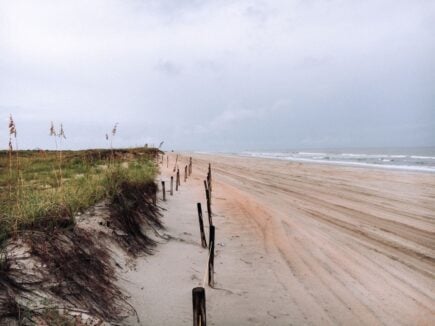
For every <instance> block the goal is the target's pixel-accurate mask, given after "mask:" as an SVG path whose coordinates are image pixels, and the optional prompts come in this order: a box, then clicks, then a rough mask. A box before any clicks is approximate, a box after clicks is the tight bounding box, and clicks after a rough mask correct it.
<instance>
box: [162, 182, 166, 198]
mask: <svg viewBox="0 0 435 326" xmlns="http://www.w3.org/2000/svg"><path fill="white" fill-rule="evenodd" d="M162 194H163V201H166V189H165V182H164V181H162Z"/></svg>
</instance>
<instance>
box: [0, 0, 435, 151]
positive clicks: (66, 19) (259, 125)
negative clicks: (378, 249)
mask: <svg viewBox="0 0 435 326" xmlns="http://www.w3.org/2000/svg"><path fill="white" fill-rule="evenodd" d="M434 30H435V4H434V3H433V2H430V1H424V0H414V1H405V0H395V1H393V0H381V1H379V0H369V1H364V2H361V1H346V2H343V1H338V0H331V1H320V0H319V1H316V0H312V1H301V0H295V1H286V0H270V1H261V0H239V1H188V0H183V1H179V0H178V1H175V0H172V1H171V0H166V1H157V0H155V1H151V0H148V1H146V0H127V1H120V0H94V1H92V2H89V1H85V0H77V1H73V2H71V1H53V0H41V1H38V2H37V3H36V2H34V1H31V0H16V1H7V0H0V147H6V146H7V139H6V138H7V129H6V127H7V118H8V116H9V113H12V114H13V115H14V117H15V120H16V122H17V126H18V128H19V135H20V144H21V146H22V147H27V148H35V147H47V146H52V144H51V140H50V138H49V137H48V135H47V130H48V127H49V124H50V121H51V120H53V121H56V122H57V123H60V122H63V123H64V125H65V128H66V129H67V132H68V135H69V137H68V140H67V141H66V143H65V146H66V147H68V148H79V147H95V146H97V147H103V146H106V143H105V139H104V134H105V133H106V132H107V130H110V128H111V126H112V125H113V123H114V122H119V123H120V125H119V134H118V139H117V144H118V145H119V146H134V145H142V144H143V143H145V142H148V143H152V142H154V143H159V142H160V140H163V139H164V140H165V141H166V142H165V144H166V145H167V146H169V147H171V148H172V147H174V148H181V149H216V150H238V149H255V148H263V149H265V148H271V149H279V148H281V149H284V148H291V147H319V146H320V147H337V146H346V147H359V146H369V147H373V146H401V145H406V146H429V145H432V146H433V145H435V131H434V130H435V128H434V121H435V92H434V89H435V87H434V85H435V62H434V60H433V58H434V57H435V32H434ZM1 135H3V136H1Z"/></svg>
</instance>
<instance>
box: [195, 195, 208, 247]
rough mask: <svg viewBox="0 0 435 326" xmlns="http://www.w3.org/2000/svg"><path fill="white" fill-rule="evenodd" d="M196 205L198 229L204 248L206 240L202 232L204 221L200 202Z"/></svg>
mask: <svg viewBox="0 0 435 326" xmlns="http://www.w3.org/2000/svg"><path fill="white" fill-rule="evenodd" d="M196 206H197V208H198V219H199V231H200V232H201V245H202V246H203V247H204V248H207V240H206V239H205V233H204V222H203V220H202V208H201V203H197V204H196Z"/></svg>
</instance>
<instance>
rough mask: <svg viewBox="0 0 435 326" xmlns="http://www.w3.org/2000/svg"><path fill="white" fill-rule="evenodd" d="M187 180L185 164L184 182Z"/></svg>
mask: <svg viewBox="0 0 435 326" xmlns="http://www.w3.org/2000/svg"><path fill="white" fill-rule="evenodd" d="M186 181H187V165H186V166H185V167H184V182H186Z"/></svg>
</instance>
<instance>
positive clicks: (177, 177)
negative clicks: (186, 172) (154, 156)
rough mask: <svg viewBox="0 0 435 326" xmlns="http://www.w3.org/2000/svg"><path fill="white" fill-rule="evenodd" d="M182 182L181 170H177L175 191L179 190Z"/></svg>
mask: <svg viewBox="0 0 435 326" xmlns="http://www.w3.org/2000/svg"><path fill="white" fill-rule="evenodd" d="M179 184H180V170H179V169H178V170H177V175H176V178H175V191H178V185H179Z"/></svg>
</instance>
